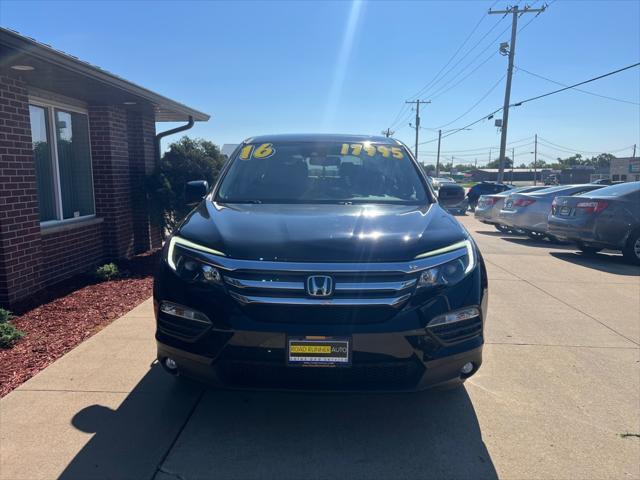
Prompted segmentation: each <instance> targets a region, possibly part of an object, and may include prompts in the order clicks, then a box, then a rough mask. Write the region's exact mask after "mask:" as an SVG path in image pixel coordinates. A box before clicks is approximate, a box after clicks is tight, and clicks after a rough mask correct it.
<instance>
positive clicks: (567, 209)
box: [560, 207, 571, 217]
mask: <svg viewBox="0 0 640 480" xmlns="http://www.w3.org/2000/svg"><path fill="white" fill-rule="evenodd" d="M570 214H571V207H560V215H563V216H565V217H568V216H569V215H570Z"/></svg>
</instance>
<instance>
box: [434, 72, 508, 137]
mask: <svg viewBox="0 0 640 480" xmlns="http://www.w3.org/2000/svg"><path fill="white" fill-rule="evenodd" d="M505 76H506V73H505V74H504V75H502V76H501V77H500V78H499V79H498V81H497V82H496V83H494V84H493V85H492V86H491V88H489V90H487V92H486V93H485V94H484V95H483V96H482V97H480V100H478V101H477V102H476V103H474V104H473V105H472V106H471V107H469V109H468V110H467V111H465V112H464V113H463V114H462V115H460V116H459V117H458V118H456V119H454V120H451V121H450V122H449V123H445V124H444V125H440V126H438V127H435V128H437V129H438V128H444V127H448V126H449V125H451V124H452V123H456V122H457V121H458V120H460V119H461V118H463V117H465V116H466V115H467V114H468V113H469V112H471V111H472V110H473V109H474V108H476V107H477V106H478V105H480V103H481V102H482V101H483V100H484V99H485V98H487V97H488V96H489V95H490V94H491V92H493V91H494V90H495V89H496V88H497V87H498V85H500V83H501V82H502V80H504V77H505Z"/></svg>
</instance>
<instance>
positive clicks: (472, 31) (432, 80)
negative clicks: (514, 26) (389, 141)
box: [390, 0, 499, 128]
mask: <svg viewBox="0 0 640 480" xmlns="http://www.w3.org/2000/svg"><path fill="white" fill-rule="evenodd" d="M498 1H499V0H495V1H494V2H493V3H492V4H491V7H489V8H492V7H493V6H494V5H495V4H496V3H498ZM484 19H485V15H484V14H482V16H481V17H480V19H479V20H478V22H477V23H476V25H475V26H474V27H473V29H472V30H471V32H470V33H469V34H468V35H467V37H466V38H465V39H464V41H463V42H462V44H460V46H459V47H458V49H457V50H456V51H455V52H454V54H453V55H452V56H451V57H450V58H449V60H448V61H447V62H446V63H445V64H444V65H443V66H442V68H441V69H440V70H439V71H438V73H436V74H435V75H434V77H433V78H432V79H431V80H430V81H429V82H428V83H427V84H426V85H425V86H423V87H422V88H421V89H420V90H419V91H418V93H417V94H415V95H412V96H410V97H409V98H410V99H415V98H417V97H418V96H420V92H421V91H422V90H423V89H425V88H428V87H429V86H431V84H432V83H433V82H434V81H435V80H436V78H437V77H438V76H439V75H440V74H441V73H442V71H444V69H445V68H447V67H448V66H449V64H450V63H451V62H452V61H453V59H454V58H455V57H456V56H457V55H458V53H460V51H461V50H462V48H464V46H465V45H466V44H467V42H468V41H469V39H470V38H471V37H472V36H473V34H474V33H475V32H476V30H477V29H478V27H479V26H480V24H481V23H482V22H483V21H484ZM406 108H407V105H406V103H403V104H402V106H401V107H400V109H399V110H398V113H397V114H396V116H395V117H394V119H393V121H392V122H391V124H390V128H393V127H394V126H395V125H398V124H399V123H402V122H400V121H399V120H400V118H401V116H402V115H403V112H406V110H405V109H406Z"/></svg>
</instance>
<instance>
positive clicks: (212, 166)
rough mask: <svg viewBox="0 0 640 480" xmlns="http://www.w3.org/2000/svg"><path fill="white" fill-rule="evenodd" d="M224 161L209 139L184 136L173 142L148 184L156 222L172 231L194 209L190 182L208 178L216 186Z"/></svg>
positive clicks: (153, 220) (166, 231)
mask: <svg viewBox="0 0 640 480" xmlns="http://www.w3.org/2000/svg"><path fill="white" fill-rule="evenodd" d="M223 164H224V156H223V155H222V154H221V153H220V149H219V148H218V147H217V146H216V145H215V144H214V143H213V142H210V141H208V140H203V139H200V138H195V139H194V138H189V137H187V136H184V137H182V138H181V139H180V140H178V141H177V142H174V143H172V144H171V145H169V150H167V151H166V152H165V154H164V155H163V156H162V159H161V161H160V165H158V166H157V168H156V170H155V172H154V174H153V175H152V176H151V177H149V179H148V183H147V193H148V196H149V199H150V209H151V220H152V222H153V223H154V224H156V225H160V226H161V227H162V229H163V233H165V234H167V233H170V232H171V231H172V230H173V229H174V228H175V227H177V226H178V224H179V223H180V222H181V221H182V219H183V218H184V217H185V216H186V214H187V213H189V211H190V208H189V207H188V206H187V205H186V204H185V196H184V187H185V185H186V183H187V182H189V181H191V180H206V181H207V182H209V185H213V183H214V182H215V180H216V179H217V178H218V175H219V173H220V169H221V168H222V165H223Z"/></svg>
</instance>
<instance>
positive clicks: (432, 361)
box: [157, 332, 482, 391]
mask: <svg viewBox="0 0 640 480" xmlns="http://www.w3.org/2000/svg"><path fill="white" fill-rule="evenodd" d="M256 333H257V332H242V335H239V337H242V338H243V339H244V340H246V339H247V338H252V339H253V340H254V341H256V342H257V343H261V342H265V343H266V344H269V345H270V344H273V346H269V347H265V346H262V345H254V346H252V347H249V346H246V345H245V346H240V345H238V344H237V342H231V343H232V344H230V345H228V346H227V347H226V348H225V351H224V353H222V354H221V355H220V356H219V357H217V358H211V357H209V356H205V355H199V354H195V353H191V352H189V351H187V350H184V349H181V348H177V347H174V346H171V345H168V344H165V343H162V342H161V341H158V343H157V344H158V360H159V361H160V362H163V361H164V360H165V359H166V358H171V359H173V360H174V361H175V362H176V364H177V365H178V371H177V373H178V374H179V375H184V376H185V377H188V378H192V379H195V380H198V381H205V382H207V383H209V384H211V385H213V386H216V387H223V388H250V389H278V390H280V389H282V390H289V389H296V390H297V389H301V390H328V391H362V390H371V391H417V390H423V389H426V388H429V387H432V386H438V385H446V384H448V383H453V382H459V381H460V380H461V379H462V378H463V377H465V378H466V377H467V376H470V375H473V374H474V373H475V372H476V371H477V369H478V368H479V367H480V365H481V364H482V341H481V340H480V339H476V341H474V342H472V343H471V344H468V345H467V346H466V347H465V348H468V349H464V350H462V351H460V350H461V349H458V348H456V349H453V350H451V351H450V352H443V353H444V354H443V355H439V356H434V357H431V356H429V355H424V354H423V352H419V351H415V350H413V349H411V350H412V351H409V350H407V352H406V354H407V355H406V356H401V357H398V356H396V355H393V354H392V355H390V354H389V353H388V352H385V350H386V349H385V348H384V347H383V346H384V345H385V344H388V343H389V341H390V340H391V343H393V336H390V335H374V336H369V337H368V338H367V337H366V336H361V335H355V336H353V337H352V342H353V352H352V354H353V359H352V364H351V365H350V366H345V367H339V366H336V367H292V366H287V362H286V352H285V341H286V340H285V339H286V336H285V335H284V334H274V335H266V336H265V335H264V334H263V333H259V334H256ZM398 337H401V335H398ZM381 347H382V348H381ZM469 362H471V363H472V364H473V365H474V370H473V371H472V372H471V374H470V375H466V376H462V375H461V373H460V371H461V369H462V367H463V365H465V364H467V363H469Z"/></svg>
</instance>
